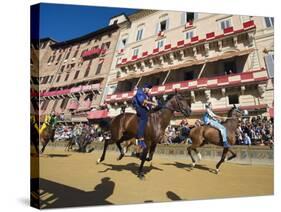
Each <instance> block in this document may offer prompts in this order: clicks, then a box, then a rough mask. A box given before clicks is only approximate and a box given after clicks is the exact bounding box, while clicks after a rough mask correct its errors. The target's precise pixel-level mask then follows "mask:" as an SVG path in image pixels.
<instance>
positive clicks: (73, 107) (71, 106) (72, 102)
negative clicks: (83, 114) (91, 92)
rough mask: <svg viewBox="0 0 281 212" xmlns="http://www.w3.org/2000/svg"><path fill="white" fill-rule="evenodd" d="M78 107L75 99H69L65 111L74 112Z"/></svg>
mask: <svg viewBox="0 0 281 212" xmlns="http://www.w3.org/2000/svg"><path fill="white" fill-rule="evenodd" d="M78 107H79V102H78V100H77V99H71V100H70V102H69V105H68V106H67V109H69V110H76V109H78Z"/></svg>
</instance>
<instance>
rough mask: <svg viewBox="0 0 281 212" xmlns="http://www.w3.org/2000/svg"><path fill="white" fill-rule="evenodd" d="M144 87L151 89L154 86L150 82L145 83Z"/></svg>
mask: <svg viewBox="0 0 281 212" xmlns="http://www.w3.org/2000/svg"><path fill="white" fill-rule="evenodd" d="M143 88H149V89H151V88H152V85H151V84H150V83H147V82H146V83H144V85H143Z"/></svg>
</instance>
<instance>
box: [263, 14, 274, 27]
mask: <svg viewBox="0 0 281 212" xmlns="http://www.w3.org/2000/svg"><path fill="white" fill-rule="evenodd" d="M266 19H268V21H269V22H267V21H266ZM264 23H265V27H266V28H273V27H274V17H264ZM267 23H269V24H270V26H268V25H267Z"/></svg>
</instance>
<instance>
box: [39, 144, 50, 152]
mask: <svg viewBox="0 0 281 212" xmlns="http://www.w3.org/2000/svg"><path fill="white" fill-rule="evenodd" d="M48 143H49V141H44V143H43V145H42V148H41V151H40V154H43V152H44V151H45V148H46V146H47V144H48Z"/></svg>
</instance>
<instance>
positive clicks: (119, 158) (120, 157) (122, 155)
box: [117, 154, 125, 160]
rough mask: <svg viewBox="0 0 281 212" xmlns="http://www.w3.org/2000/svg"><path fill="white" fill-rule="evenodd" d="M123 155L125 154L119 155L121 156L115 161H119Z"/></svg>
mask: <svg viewBox="0 0 281 212" xmlns="http://www.w3.org/2000/svg"><path fill="white" fill-rule="evenodd" d="M124 155H125V154H121V155H120V156H119V157H118V158H117V160H121V159H122V158H123V157H124Z"/></svg>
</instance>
